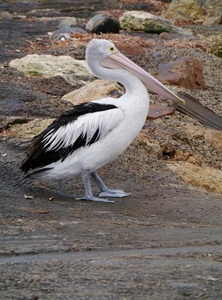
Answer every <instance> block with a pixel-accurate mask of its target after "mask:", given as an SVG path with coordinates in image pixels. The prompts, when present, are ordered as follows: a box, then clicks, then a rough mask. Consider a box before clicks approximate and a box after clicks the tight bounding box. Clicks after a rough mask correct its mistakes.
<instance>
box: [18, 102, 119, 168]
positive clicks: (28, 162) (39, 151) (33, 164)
mask: <svg viewBox="0 0 222 300" xmlns="http://www.w3.org/2000/svg"><path fill="white" fill-rule="evenodd" d="M114 108H117V107H116V106H115V105H112V104H99V103H93V102H85V103H81V104H78V105H76V106H75V107H74V108H73V109H71V110H68V111H66V112H65V113H64V114H62V115H61V116H60V117H59V118H58V119H56V120H55V121H54V122H53V123H52V124H51V125H49V126H48V127H47V128H46V129H45V130H44V131H42V132H41V133H40V134H39V135H37V136H35V137H34V138H33V140H32V142H31V147H30V149H29V151H28V154H27V158H25V159H24V161H23V162H22V166H21V170H22V171H23V172H24V173H27V172H28V171H29V170H34V169H38V168H44V167H46V166H47V165H49V164H51V163H53V162H56V161H58V160H62V161H64V160H65V159H66V157H67V156H68V155H70V154H72V153H73V152H74V151H75V150H77V149H78V148H80V147H84V146H86V145H91V144H93V143H95V142H96V141H97V140H98V139H99V128H98V129H97V130H96V132H95V134H94V135H93V136H92V138H91V139H90V140H89V141H88V143H87V144H86V142H87V140H86V138H87V136H86V135H83V134H81V135H80V136H79V137H78V138H77V139H76V141H75V143H74V144H73V145H71V146H68V147H63V148H60V147H56V149H54V150H48V151H46V149H45V148H44V138H45V137H46V135H47V134H48V133H49V132H50V131H51V130H52V131H53V133H55V132H56V131H57V130H58V129H59V128H60V127H62V126H66V125H68V124H69V123H73V122H74V121H76V120H77V119H78V117H79V116H82V115H84V114H88V113H95V112H99V111H105V110H109V109H114ZM47 169H48V168H44V169H43V171H44V170H47ZM39 171H41V170H39Z"/></svg>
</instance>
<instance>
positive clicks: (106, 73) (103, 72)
mask: <svg viewBox="0 0 222 300" xmlns="http://www.w3.org/2000/svg"><path fill="white" fill-rule="evenodd" d="M88 63H89V62H88ZM89 66H90V69H91V70H92V72H93V73H94V74H95V75H96V76H97V77H99V78H100V79H103V80H107V81H115V82H119V83H121V84H122V85H124V87H125V89H126V94H133V93H134V92H135V89H138V87H139V88H142V89H144V90H146V88H145V86H144V84H143V83H142V81H141V80H140V79H138V78H137V77H136V76H134V75H133V74H131V73H130V72H128V71H127V70H123V69H109V68H105V67H102V66H101V65H100V64H99V63H98V62H95V61H94V62H90V63H89ZM146 93H147V90H146Z"/></svg>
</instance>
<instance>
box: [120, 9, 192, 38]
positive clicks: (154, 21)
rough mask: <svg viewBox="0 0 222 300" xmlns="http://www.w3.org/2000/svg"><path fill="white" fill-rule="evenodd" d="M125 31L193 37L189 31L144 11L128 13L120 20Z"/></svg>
mask: <svg viewBox="0 0 222 300" xmlns="http://www.w3.org/2000/svg"><path fill="white" fill-rule="evenodd" d="M120 24H121V27H122V28H123V29H126V30H134V31H138V30H139V31H145V32H150V33H161V32H169V33H173V34H182V35H192V31H191V30H188V29H183V28H179V27H177V26H174V25H173V24H172V23H171V22H169V21H168V20H166V19H163V18H160V17H157V16H154V15H152V14H150V13H147V12H143V11H128V12H125V13H124V14H123V16H122V17H121V18H120Z"/></svg>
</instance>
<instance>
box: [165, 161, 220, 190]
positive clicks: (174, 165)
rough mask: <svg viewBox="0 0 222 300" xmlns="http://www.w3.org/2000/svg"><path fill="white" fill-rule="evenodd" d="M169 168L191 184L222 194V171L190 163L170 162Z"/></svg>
mask: <svg viewBox="0 0 222 300" xmlns="http://www.w3.org/2000/svg"><path fill="white" fill-rule="evenodd" d="M167 166H168V167H169V168H170V169H171V170H172V171H174V172H176V173H177V174H178V175H179V176H180V177H181V178H182V179H183V180H184V181H186V182H188V183H189V184H192V185H194V186H197V187H201V188H204V189H206V190H208V191H211V192H215V193H219V194H222V170H219V169H215V168H211V167H208V166H197V165H194V164H192V163H189V162H170V163H169V162H168V163H167Z"/></svg>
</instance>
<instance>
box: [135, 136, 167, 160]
mask: <svg viewBox="0 0 222 300" xmlns="http://www.w3.org/2000/svg"><path fill="white" fill-rule="evenodd" d="M134 144H135V146H136V147H138V148H141V147H143V148H145V150H146V151H147V153H148V154H149V155H150V154H153V155H155V156H157V158H162V156H163V155H162V150H161V147H160V145H158V144H156V143H151V142H150V140H149V137H148V136H147V135H146V134H144V133H139V135H138V137H137V138H136V140H135V142H134Z"/></svg>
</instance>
